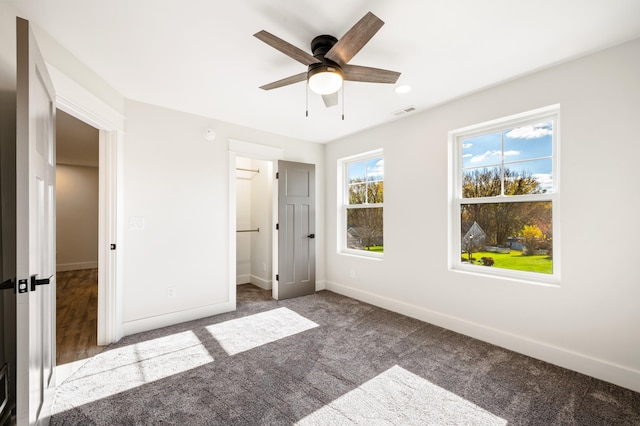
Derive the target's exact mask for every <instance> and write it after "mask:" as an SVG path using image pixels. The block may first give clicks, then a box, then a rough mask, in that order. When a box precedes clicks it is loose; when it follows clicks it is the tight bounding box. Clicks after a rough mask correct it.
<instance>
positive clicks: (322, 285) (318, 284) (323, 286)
mask: <svg viewBox="0 0 640 426" xmlns="http://www.w3.org/2000/svg"><path fill="white" fill-rule="evenodd" d="M326 289H327V283H326V281H325V280H322V281H318V280H316V291H321V290H326ZM336 293H337V292H336Z"/></svg>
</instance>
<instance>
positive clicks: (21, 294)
mask: <svg viewBox="0 0 640 426" xmlns="http://www.w3.org/2000/svg"><path fill="white" fill-rule="evenodd" d="M16 31H17V52H18V53H17V58H18V61H17V92H16V193H17V194H16V263H17V265H16V273H17V280H18V281H17V289H18V294H17V307H16V311H17V312H16V322H17V327H18V333H17V339H16V340H17V341H16V346H17V354H18V356H17V361H16V381H17V383H16V405H17V410H16V420H17V424H18V425H23V424H25V425H26V424H29V425H32V424H46V423H48V407H49V406H50V403H51V401H52V396H53V395H52V390H53V388H54V385H55V374H54V372H55V368H54V367H55V291H56V277H55V164H56V162H55V93H54V90H53V84H52V83H51V79H50V78H49V75H48V72H47V69H46V65H45V62H44V59H43V57H42V55H41V53H40V51H39V49H38V46H37V43H36V41H35V37H34V35H33V32H32V31H31V29H30V27H29V22H28V21H26V20H24V19H21V18H17V22H16ZM36 280H42V281H40V283H42V284H45V283H46V281H49V284H48V285H38V286H33V284H37V283H38V281H36Z"/></svg>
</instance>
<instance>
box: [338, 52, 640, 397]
mask: <svg viewBox="0 0 640 426" xmlns="http://www.w3.org/2000/svg"><path fill="white" fill-rule="evenodd" d="M556 103H559V104H560V105H561V118H560V120H561V121H560V126H561V127H560V135H561V141H560V143H561V145H560V151H561V159H560V161H561V163H560V170H561V172H560V185H561V211H560V222H561V229H554V235H556V236H557V235H558V232H561V234H562V235H561V241H560V243H561V246H560V251H559V252H556V253H559V254H560V255H561V258H560V260H559V261H560V262H561V267H562V276H561V280H562V282H561V286H560V287H550V286H542V285H534V284H525V283H521V282H514V281H511V280H506V279H497V278H489V277H483V276H474V275H470V274H464V273H459V272H458V273H456V272H452V271H449V270H448V268H447V226H448V225H447V220H448V209H447V203H448V201H447V200H448V192H447V181H448V176H449V174H448V173H449V171H448V169H447V161H448V157H447V132H449V131H450V130H454V129H457V128H460V127H464V126H468V125H472V124H476V123H480V122H484V121H487V120H492V119H497V118H500V117H504V116H508V115H511V114H514V113H519V112H523V111H528V110H531V109H535V108H539V107H543V106H547V105H551V104H556ZM638 117H640V40H637V41H635V42H632V43H628V44H625V45H622V46H619V47H615V48H612V49H609V50H606V51H603V52H600V53H597V54H594V55H592V56H588V57H585V58H582V59H578V60H575V61H573V62H569V63H566V64H563V65H559V66H556V67H554V68H551V69H547V70H543V71H541V72H537V73H534V74H531V75H528V76H525V77H523V78H519V79H516V80H513V81H510V82H508V83H505V84H502V85H499V86H496V87H493V88H489V89H487V90H485V91H482V92H479V93H477V94H474V95H471V96H468V97H465V98H462V99H459V100H457V101H454V102H451V103H448V104H445V105H442V106H440V107H437V108H434V109H431V110H429V111H426V112H423V113H419V114H416V115H414V116H410V117H407V118H405V119H402V120H399V121H396V122H394V123H392V124H389V125H386V126H382V127H379V128H375V129H371V130H369V131H366V132H363V133H361V134H357V135H354V136H351V137H348V138H345V139H343V140H340V141H336V142H333V143H331V144H329V145H328V146H327V149H326V158H325V160H326V164H327V169H326V174H327V180H326V185H327V192H326V194H327V197H326V200H327V205H326V211H327V216H326V225H327V234H326V238H327V244H326V247H327V252H326V260H327V269H326V279H327V288H328V289H330V290H334V291H337V292H340V293H343V294H347V295H351V296H354V297H357V298H359V299H362V300H365V301H369V302H371V303H374V304H377V305H381V306H384V307H387V308H389V309H392V310H396V311H399V312H403V313H406V314H408V315H412V316H415V317H417V318H421V319H423V320H426V321H429V322H432V323H435V324H438V325H442V326H444V327H447V328H450V329H453V330H457V331H460V332H462V333H465V334H468V335H471V336H474V337H477V338H480V339H483V340H486V341H489V342H493V343H496V344H498V345H502V346H505V347H508V348H511V349H514V350H516V351H520V352H523V353H526V354H529V355H531V356H534V357H537V358H541V359H544V360H547V361H550V362H553V363H556V364H559V365H562V366H565V367H568V368H571V369H574V370H577V371H581V372H585V373H588V374H590V375H593V376H595V377H599V378H602V379H605V380H608V381H611V382H614V383H617V384H620V385H622V386H626V387H629V388H632V389H634V390H636V391H640V308H639V305H638V301H639V300H640V270H639V269H638V267H637V261H636V260H635V257H636V256H635V254H636V253H637V245H638V239H637V238H635V237H634V236H633V235H634V233H635V224H636V223H637V222H638V217H639V216H638V214H639V213H638V212H639V211H640V190H639V189H638V185H637V181H638V179H637V170H638V165H637V161H638V159H639V158H640V141H639V140H638V139H639V138H638V132H637V129H636V127H637V121H638ZM375 148H384V156H385V189H386V192H385V253H384V260H383V261H378V260H370V259H361V258H356V257H352V256H344V255H340V254H337V250H336V246H337V242H336V213H335V212H337V204H336V199H337V195H336V188H337V182H336V174H337V171H336V160H337V159H338V158H341V157H344V156H347V155H352V154H357V153H360V152H365V151H369V150H372V149H375ZM557 207H560V206H556V205H554V208H557ZM557 261H558V260H557ZM351 270H353V271H354V272H355V274H356V277H355V278H350V274H349V273H350V271H351Z"/></svg>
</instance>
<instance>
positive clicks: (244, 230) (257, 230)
mask: <svg viewBox="0 0 640 426" xmlns="http://www.w3.org/2000/svg"><path fill="white" fill-rule="evenodd" d="M236 232H260V228H256V229H238V230H236Z"/></svg>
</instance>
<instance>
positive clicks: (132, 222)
mask: <svg viewBox="0 0 640 426" xmlns="http://www.w3.org/2000/svg"><path fill="white" fill-rule="evenodd" d="M129 229H132V230H140V229H144V217H143V216H130V217H129Z"/></svg>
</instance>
